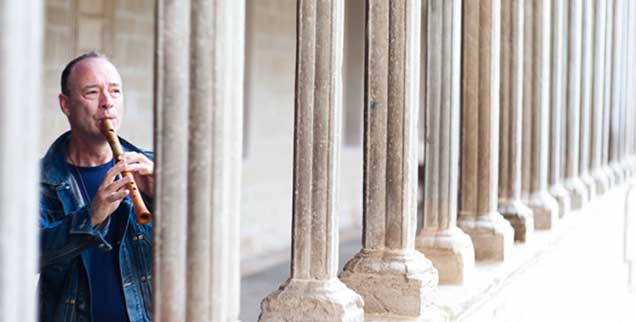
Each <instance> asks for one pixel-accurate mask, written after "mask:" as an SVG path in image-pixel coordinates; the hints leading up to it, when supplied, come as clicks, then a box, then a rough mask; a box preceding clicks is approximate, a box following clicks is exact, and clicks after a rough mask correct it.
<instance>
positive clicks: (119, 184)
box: [106, 177, 131, 192]
mask: <svg viewBox="0 0 636 322" xmlns="http://www.w3.org/2000/svg"><path fill="white" fill-rule="evenodd" d="M130 181H131V179H130V177H123V178H121V179H119V180H115V181H114V182H112V183H111V184H109V185H108V186H107V187H106V191H107V192H113V191H117V190H119V189H121V187H123V186H125V185H126V184H128V183H129V182H130Z"/></svg>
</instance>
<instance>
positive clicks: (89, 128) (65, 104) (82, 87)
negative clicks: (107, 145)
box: [59, 58, 124, 141]
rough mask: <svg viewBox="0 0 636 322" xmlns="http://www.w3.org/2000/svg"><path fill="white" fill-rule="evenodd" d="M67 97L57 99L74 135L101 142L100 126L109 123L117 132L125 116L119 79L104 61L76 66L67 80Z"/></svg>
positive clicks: (97, 60)
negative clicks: (109, 121)
mask: <svg viewBox="0 0 636 322" xmlns="http://www.w3.org/2000/svg"><path fill="white" fill-rule="evenodd" d="M68 88H69V94H68V95H64V94H60V95H59V100H60V107H61V109H62V111H63V112H64V114H66V116H67V117H68V120H69V122H70V124H71V131H72V132H73V135H79V136H81V137H82V138H84V139H86V140H91V141H95V140H97V141H100V140H103V136H102V134H101V131H100V123H101V121H102V120H103V119H105V118H109V119H112V123H113V126H114V127H115V129H118V128H119V126H120V124H121V120H122V117H123V112H124V103H123V102H124V94H123V89H122V82H121V76H119V73H118V72H117V69H116V68H115V66H113V64H111V63H110V62H109V61H107V60H106V59H103V58H87V59H84V60H82V61H80V62H78V63H77V64H76V65H75V66H73V69H72V70H71V74H70V75H69V78H68Z"/></svg>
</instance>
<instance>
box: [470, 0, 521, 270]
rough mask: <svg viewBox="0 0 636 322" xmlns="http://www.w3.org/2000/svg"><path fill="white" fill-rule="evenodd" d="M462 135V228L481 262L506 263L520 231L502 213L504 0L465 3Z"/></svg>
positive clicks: (472, 0)
mask: <svg viewBox="0 0 636 322" xmlns="http://www.w3.org/2000/svg"><path fill="white" fill-rule="evenodd" d="M462 14H463V24H464V26H463V38H462V39H463V55H464V56H463V60H462V64H463V65H462V100H461V101H462V125H461V126H462V135H461V177H460V188H459V189H460V192H459V194H460V200H459V218H458V226H459V227H460V228H461V229H462V230H464V232H466V233H467V234H468V235H470V237H471V238H472V240H473V244H474V246H475V258H476V259H477V260H489V261H493V260H494V261H502V260H504V258H505V257H506V254H507V252H508V251H509V250H510V248H511V247H512V245H513V238H514V230H513V229H512V226H510V223H508V221H506V220H505V219H504V218H503V217H502V216H501V214H500V213H499V212H498V211H497V188H498V187H497V182H498V181H497V180H498V166H497V162H498V159H499V153H498V152H499V151H498V149H499V76H500V75H499V63H500V62H499V47H500V32H501V30H500V27H501V20H500V17H501V3H500V1H499V0H466V1H464V7H463V12H462Z"/></svg>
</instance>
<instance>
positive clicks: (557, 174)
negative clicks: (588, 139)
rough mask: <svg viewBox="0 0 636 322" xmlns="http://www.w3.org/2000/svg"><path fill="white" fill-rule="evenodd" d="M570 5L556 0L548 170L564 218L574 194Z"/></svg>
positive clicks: (554, 7)
mask: <svg viewBox="0 0 636 322" xmlns="http://www.w3.org/2000/svg"><path fill="white" fill-rule="evenodd" d="M566 14H567V6H565V0H556V1H552V24H551V26H552V28H551V33H550V35H551V37H552V43H551V45H550V53H551V63H552V65H551V68H550V85H551V86H549V90H550V117H549V119H550V140H549V146H550V154H549V155H550V158H549V171H548V184H549V185H550V188H549V191H550V194H551V195H552V196H553V197H554V198H555V199H556V200H557V202H558V204H559V215H560V216H561V217H563V216H564V215H565V214H567V213H568V212H570V194H569V193H568V191H567V190H566V189H565V187H564V186H563V179H564V175H563V174H564V171H563V170H564V169H563V162H564V161H565V145H564V144H563V142H564V139H565V127H564V126H563V119H564V118H565V106H566V105H565V103H566V101H565V99H566V95H565V94H564V93H565V90H566V84H567V83H566V82H565V80H566V74H565V71H566V70H567V69H566V64H567V61H566V55H565V53H566V52H565V49H566V46H567V43H566V37H565V30H566V28H567V26H566V22H567V20H566Z"/></svg>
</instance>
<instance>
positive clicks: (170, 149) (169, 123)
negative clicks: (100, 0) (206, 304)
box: [152, 2, 190, 322]
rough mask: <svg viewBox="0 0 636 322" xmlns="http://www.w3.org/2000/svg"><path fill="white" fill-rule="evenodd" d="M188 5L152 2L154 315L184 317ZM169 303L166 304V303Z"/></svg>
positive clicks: (167, 318) (156, 317)
mask: <svg viewBox="0 0 636 322" xmlns="http://www.w3.org/2000/svg"><path fill="white" fill-rule="evenodd" d="M189 9H190V7H189V5H188V4H187V3H185V2H178V3H176V2H175V3H165V4H164V3H159V4H158V6H157V20H158V26H157V53H156V60H157V67H156V77H157V88H156V93H155V95H156V97H155V100H156V106H157V112H156V113H155V118H156V122H157V129H156V130H155V142H157V144H156V146H155V155H156V160H155V161H156V162H155V200H156V202H155V213H154V214H153V215H154V218H153V220H154V222H153V226H154V231H153V238H154V240H153V242H154V245H153V246H154V249H153V252H154V263H155V269H154V276H153V279H152V281H153V291H154V292H153V307H154V308H153V320H155V321H159V322H161V321H185V318H186V308H187V305H186V297H187V296H186V292H187V280H186V277H187V276H186V269H187V251H186V247H187V246H186V236H187V216H184V214H187V203H186V202H185V200H188V189H187V180H174V178H178V177H179V178H181V177H183V174H184V173H188V127H187V126H184V124H188V113H187V109H186V108H176V107H184V106H189V104H188V97H189V92H190V88H189V82H188V78H189V70H190V68H189V63H188V60H189V58H188V55H189V51H188V50H184V48H188V47H189V44H190V37H189V34H188V29H189V24H190V10H189ZM167 303H170V304H167Z"/></svg>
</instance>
